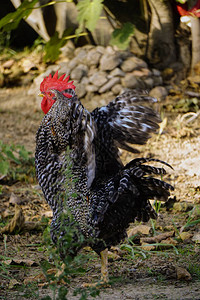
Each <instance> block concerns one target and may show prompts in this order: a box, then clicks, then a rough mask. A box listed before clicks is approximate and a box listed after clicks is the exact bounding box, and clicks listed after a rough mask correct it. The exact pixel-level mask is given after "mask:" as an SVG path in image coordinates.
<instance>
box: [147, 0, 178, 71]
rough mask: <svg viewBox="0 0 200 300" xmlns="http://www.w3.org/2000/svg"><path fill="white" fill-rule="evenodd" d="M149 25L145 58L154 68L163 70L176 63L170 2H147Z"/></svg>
mask: <svg viewBox="0 0 200 300" xmlns="http://www.w3.org/2000/svg"><path fill="white" fill-rule="evenodd" d="M148 3H149V6H150V8H151V24H150V32H149V37H148V48H147V57H148V59H149V62H150V63H151V64H153V65H154V66H155V67H157V68H160V69H163V68H166V67H168V66H169V65H170V64H171V63H173V62H175V61H176V49H175V44H174V26H173V15H172V7H171V4H170V1H168V0H148Z"/></svg>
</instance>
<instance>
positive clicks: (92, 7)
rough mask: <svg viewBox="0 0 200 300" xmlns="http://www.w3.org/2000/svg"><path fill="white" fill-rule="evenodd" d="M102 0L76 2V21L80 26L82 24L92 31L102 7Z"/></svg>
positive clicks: (81, 26)
mask: <svg viewBox="0 0 200 300" xmlns="http://www.w3.org/2000/svg"><path fill="white" fill-rule="evenodd" d="M102 2H103V0H82V1H79V3H78V4H77V6H76V7H77V9H78V17H77V19H78V21H79V23H80V28H81V29H83V26H84V25H85V27H86V28H87V29H89V30H90V31H93V30H94V29H95V27H96V23H97V21H98V20H99V17H100V15H101V12H102V9H103V4H102Z"/></svg>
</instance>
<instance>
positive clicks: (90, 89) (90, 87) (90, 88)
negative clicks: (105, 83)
mask: <svg viewBox="0 0 200 300" xmlns="http://www.w3.org/2000/svg"><path fill="white" fill-rule="evenodd" d="M86 91H87V92H90V93H94V92H97V91H98V86H96V85H92V84H88V85H86Z"/></svg>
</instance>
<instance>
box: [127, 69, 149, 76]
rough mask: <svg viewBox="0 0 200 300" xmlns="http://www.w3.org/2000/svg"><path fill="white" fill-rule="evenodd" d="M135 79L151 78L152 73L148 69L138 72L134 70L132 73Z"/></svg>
mask: <svg viewBox="0 0 200 300" xmlns="http://www.w3.org/2000/svg"><path fill="white" fill-rule="evenodd" d="M132 73H133V74H134V75H135V76H136V77H137V76H138V77H148V76H151V75H152V73H151V71H150V70H149V69H146V68H142V69H140V70H134V71H133V72H132Z"/></svg>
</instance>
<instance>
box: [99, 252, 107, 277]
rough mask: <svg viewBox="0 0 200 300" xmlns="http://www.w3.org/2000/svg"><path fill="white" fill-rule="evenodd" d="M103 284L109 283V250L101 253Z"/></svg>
mask: <svg viewBox="0 0 200 300" xmlns="http://www.w3.org/2000/svg"><path fill="white" fill-rule="evenodd" d="M100 256H101V282H102V283H108V249H105V250H103V251H101V253H100Z"/></svg>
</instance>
